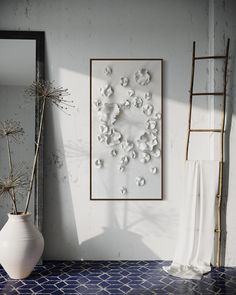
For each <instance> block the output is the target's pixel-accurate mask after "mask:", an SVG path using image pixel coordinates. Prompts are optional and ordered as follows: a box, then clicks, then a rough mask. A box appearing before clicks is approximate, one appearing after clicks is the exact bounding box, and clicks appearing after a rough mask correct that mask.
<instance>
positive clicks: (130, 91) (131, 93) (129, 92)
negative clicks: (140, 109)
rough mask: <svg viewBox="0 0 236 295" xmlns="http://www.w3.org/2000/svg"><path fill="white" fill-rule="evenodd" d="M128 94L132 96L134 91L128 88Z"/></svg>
mask: <svg viewBox="0 0 236 295" xmlns="http://www.w3.org/2000/svg"><path fill="white" fill-rule="evenodd" d="M128 95H129V97H132V96H134V95H135V91H134V90H133V89H129V90H128Z"/></svg>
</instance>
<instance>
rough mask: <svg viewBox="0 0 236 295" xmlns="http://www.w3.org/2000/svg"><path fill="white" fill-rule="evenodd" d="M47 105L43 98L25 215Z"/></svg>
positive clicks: (27, 203)
mask: <svg viewBox="0 0 236 295" xmlns="http://www.w3.org/2000/svg"><path fill="white" fill-rule="evenodd" d="M45 105H46V97H44V98H43V105H42V111H41V115H40V124H39V133H38V139H37V143H36V151H35V156H34V162H33V167H32V173H31V177H30V183H29V189H28V195H27V200H26V205H25V211H24V213H25V214H26V213H27V211H28V208H29V202H30V197H31V193H32V188H33V182H34V177H35V169H36V165H37V160H38V155H39V147H40V141H41V137H42V128H43V118H44V112H45Z"/></svg>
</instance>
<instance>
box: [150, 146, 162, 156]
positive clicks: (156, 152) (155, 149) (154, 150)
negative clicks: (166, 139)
mask: <svg viewBox="0 0 236 295" xmlns="http://www.w3.org/2000/svg"><path fill="white" fill-rule="evenodd" d="M152 156H153V157H155V158H160V156H161V151H160V149H159V148H157V147H155V148H154V149H153V151H152Z"/></svg>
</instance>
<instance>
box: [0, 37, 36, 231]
mask: <svg viewBox="0 0 236 295" xmlns="http://www.w3.org/2000/svg"><path fill="white" fill-rule="evenodd" d="M35 75H36V41H35V40H21V39H17V40H14V39H0V104H1V106H0V122H1V123H3V124H4V122H6V121H8V122H10V124H11V126H15V127H16V128H22V129H23V134H20V133H21V132H20V133H19V134H16V136H9V145H10V156H11V161H12V166H13V169H14V170H15V172H16V173H21V174H24V175H25V176H24V178H23V180H22V181H25V180H26V178H29V173H30V168H31V167H32V163H33V158H34V151H35V100H34V99H32V98H30V97H28V96H27V95H26V93H25V89H26V88H27V87H28V86H29V85H31V83H32V82H33V81H34V80H35ZM8 152H9V146H8V143H7V140H6V138H4V137H1V138H0V178H5V177H7V176H8V175H9V172H10V170H11V169H10V165H9V157H8V156H7V155H8ZM26 190H27V186H24V185H22V189H20V190H19V191H18V192H17V193H18V195H17V208H18V211H23V210H24V204H25V198H26ZM1 198H3V199H2V200H1V202H0V228H2V226H3V225H4V223H5V222H6V220H7V213H8V212H10V211H12V205H11V202H9V200H8V199H7V198H4V195H2V196H1ZM29 211H30V212H32V215H33V216H32V218H33V219H34V189H33V190H32V198H31V203H30V206H29Z"/></svg>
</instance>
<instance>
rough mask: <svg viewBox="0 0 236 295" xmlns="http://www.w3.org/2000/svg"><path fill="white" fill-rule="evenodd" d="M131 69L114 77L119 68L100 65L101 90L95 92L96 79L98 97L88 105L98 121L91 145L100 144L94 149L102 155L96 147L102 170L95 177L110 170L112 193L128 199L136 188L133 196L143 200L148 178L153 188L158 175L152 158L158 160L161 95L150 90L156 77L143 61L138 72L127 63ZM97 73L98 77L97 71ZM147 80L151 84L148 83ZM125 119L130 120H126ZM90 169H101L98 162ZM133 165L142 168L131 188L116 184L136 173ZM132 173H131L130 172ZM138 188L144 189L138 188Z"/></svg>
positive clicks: (147, 186) (148, 184)
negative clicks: (106, 153)
mask: <svg viewBox="0 0 236 295" xmlns="http://www.w3.org/2000/svg"><path fill="white" fill-rule="evenodd" d="M131 68H132V71H123V73H124V75H123V76H119V73H120V72H121V69H120V68H117V69H118V70H117V71H116V66H115V65H114V64H112V63H111V66H110V65H109V66H104V68H103V69H104V70H103V71H104V74H103V78H102V79H103V81H104V85H105V86H104V87H101V88H100V85H99V83H98V82H97V81H96V80H98V79H96V80H95V81H96V83H97V88H96V92H95V95H96V96H98V97H99V91H100V97H99V98H98V99H96V100H94V101H93V104H94V106H95V107H94V108H93V112H94V114H95V115H96V116H97V119H98V122H100V123H99V125H96V126H97V127H96V128H97V129H96V137H95V138H97V140H98V141H97V146H100V147H99V149H100V150H101V151H102V154H104V153H103V151H104V150H102V149H101V147H102V146H104V149H107V152H108V159H107V161H106V165H105V169H104V170H102V171H103V172H102V171H100V172H96V173H100V175H109V173H110V172H109V171H112V169H111V170H107V169H109V165H110V167H112V166H113V165H114V166H115V167H116V169H115V171H114V170H113V172H114V175H116V180H115V182H114V183H117V180H120V182H119V183H117V184H118V187H117V186H116V189H118V192H119V191H120V197H121V199H122V196H127V195H128V191H129V198H131V199H132V198H136V196H135V194H136V192H137V191H138V190H140V194H139V193H137V194H138V197H141V196H142V194H143V195H144V198H147V197H148V193H147V194H146V192H150V186H153V185H154V183H153V181H154V179H155V180H156V181H157V182H155V185H156V183H157V184H158V183H159V178H160V175H161V171H160V170H159V169H161V168H159V165H160V161H159V160H158V158H159V157H161V150H160V147H161V142H160V139H161V132H162V129H161V122H160V121H161V119H162V116H161V113H160V111H159V110H160V109H161V104H160V105H158V104H157V101H158V99H159V98H160V97H161V92H160V94H159V93H158V92H157V90H156V88H155V87H156V86H155V85H156V84H155V83H156V82H155V81H156V79H157V78H156V76H155V73H151V71H150V68H149V67H148V62H145V63H143V65H142V64H140V67H139V70H137V71H136V72H135V71H133V65H132V67H131ZM137 68H138V67H137ZM137 68H136V69H137ZM153 68H154V67H152V69H153ZM99 73H101V70H100V71H99ZM96 77H97V78H99V77H98V76H96ZM104 77H105V78H104ZM128 77H131V78H130V79H129V78H128ZM104 79H105V80H104ZM99 81H101V80H99ZM151 81H153V82H155V83H151V84H150V82H151ZM157 81H158V79H157ZM149 84H150V85H149ZM93 85H94V84H93ZM111 85H112V86H111ZM160 85H161V83H160ZM120 86H122V87H120ZM129 116H131V117H130V118H132V120H129ZM139 118H140V121H139ZM124 119H125V120H124ZM127 122H128V124H130V125H129V126H127V128H126V126H125V124H124V123H127ZM132 124H133V125H132ZM99 144H100V145H99ZM97 155H99V154H97ZM117 155H119V157H117ZM112 163H113V164H112ZM143 164H144V165H143ZM111 165H112V166H111ZM94 166H95V167H96V168H99V169H100V168H104V160H103V159H96V160H95V162H94ZM136 167H137V171H139V170H140V169H142V170H140V171H142V172H141V173H140V172H138V173H140V174H141V175H142V174H143V175H142V176H137V177H135V178H134V179H135V181H134V182H133V184H132V182H129V184H128V185H127V186H122V182H123V181H124V180H125V179H126V177H129V176H130V175H132V173H133V172H134V171H136V170H135V169H136ZM133 169H134V171H132V170H133ZM106 171H107V172H106ZM104 172H105V174H104ZM119 172H120V173H121V174H120V173H119ZM106 173H107V174H106ZM156 174H157V176H155V178H153V176H152V175H156ZM109 177H110V176H109ZM112 177H113V174H112ZM114 177H115V176H114ZM148 177H149V178H150V181H149V179H148ZM147 180H148V181H147ZM125 182H126V180H125ZM135 184H136V186H137V187H136V188H134V187H133V189H132V185H133V186H135ZM143 186H145V188H143V189H142V187H143ZM113 191H114V190H113ZM104 192H105V191H104ZM131 192H132V193H131ZM105 193H106V192H105ZM114 195H115V193H114ZM116 196H117V195H116ZM108 199H109V198H108Z"/></svg>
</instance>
